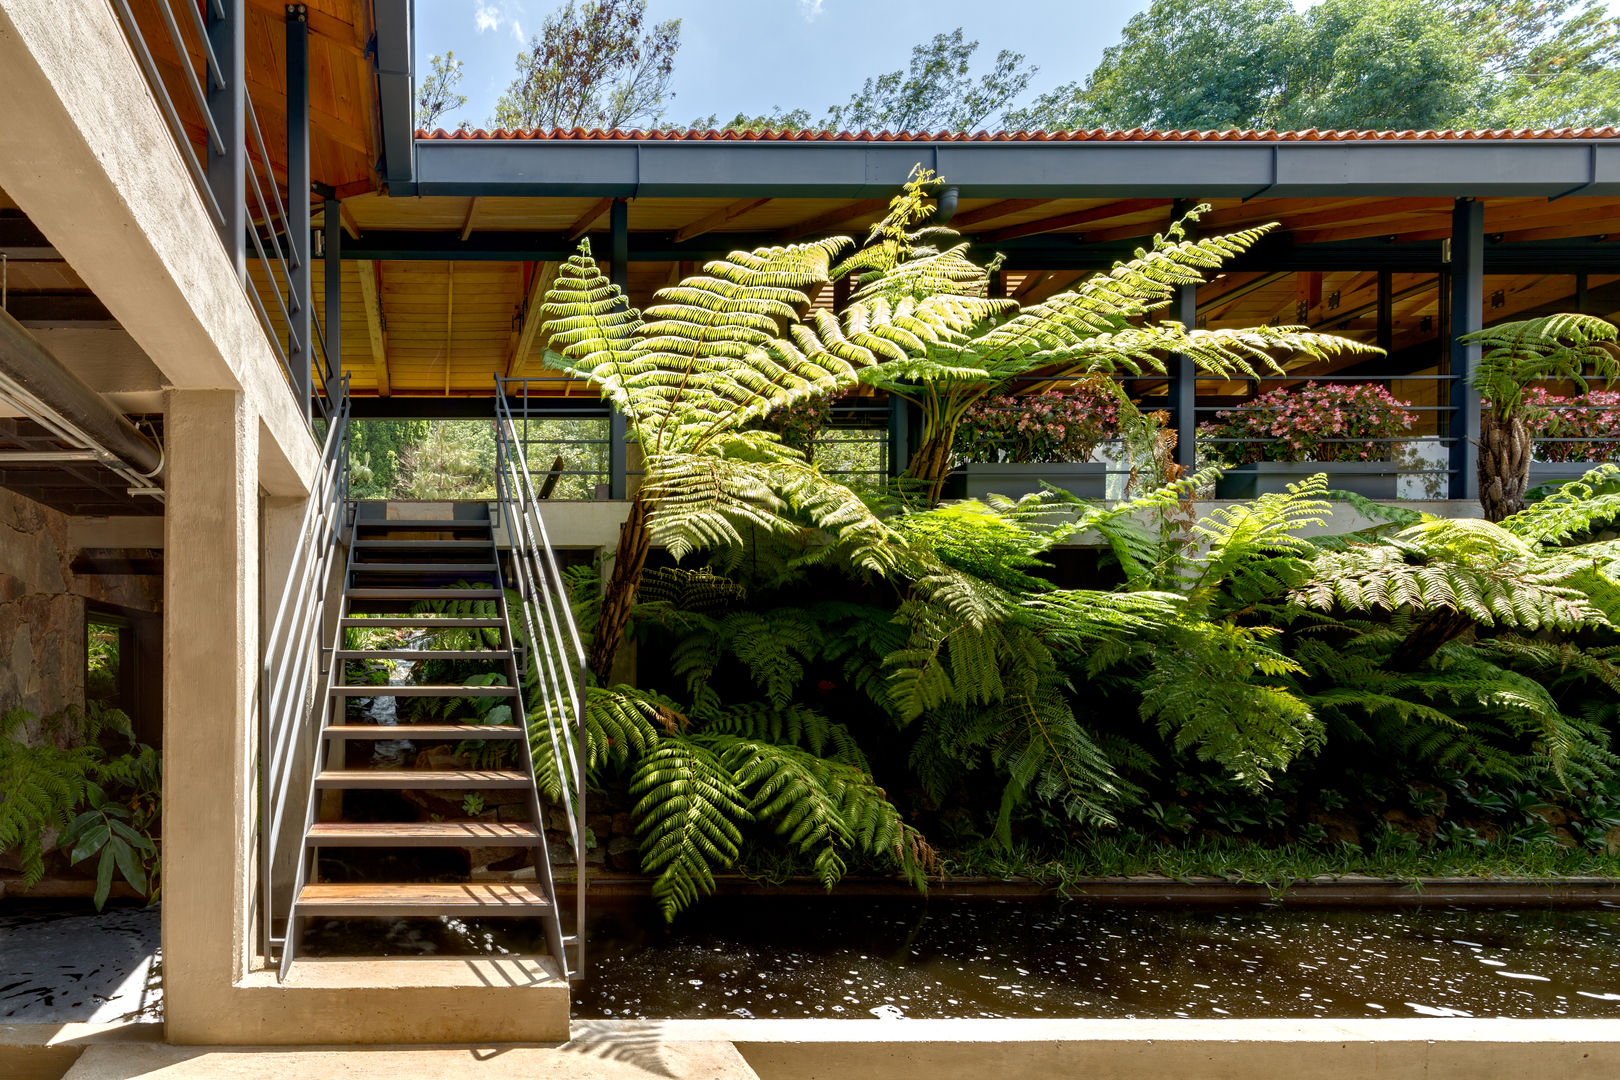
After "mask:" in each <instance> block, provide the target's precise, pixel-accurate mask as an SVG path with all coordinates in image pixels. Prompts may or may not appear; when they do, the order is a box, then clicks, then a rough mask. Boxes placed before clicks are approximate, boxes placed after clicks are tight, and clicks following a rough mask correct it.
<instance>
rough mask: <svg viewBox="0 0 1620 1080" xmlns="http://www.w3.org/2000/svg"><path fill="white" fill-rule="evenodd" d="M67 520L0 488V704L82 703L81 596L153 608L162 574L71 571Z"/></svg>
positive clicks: (40, 710)
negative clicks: (96, 573)
mask: <svg viewBox="0 0 1620 1080" xmlns="http://www.w3.org/2000/svg"><path fill="white" fill-rule="evenodd" d="M72 520H73V519H71V518H69V517H68V516H67V515H66V514H63V513H60V512H58V511H56V510H52V509H50V508H49V507H46V506H42V505H40V504H39V503H36V502H34V501H33V500H31V499H25V498H23V497H22V496H21V495H18V494H16V493H15V492H12V491H8V490H6V489H4V488H0V710H5V709H12V708H15V707H17V706H21V707H23V708H25V709H28V710H29V711H31V712H33V713H35V714H37V715H39V716H49V715H51V714H53V713H58V712H61V711H62V710H64V709H82V708H83V707H84V669H85V638H84V615H85V604H86V602H87V601H94V602H97V603H103V604H109V605H115V606H117V607H121V608H129V609H133V610H136V611H148V612H157V611H159V610H160V607H161V602H162V593H163V580H162V578H159V577H144V576H141V577H138V576H133V575H87V574H75V573H74V572H73V568H72V563H73V558H74V555H75V554H76V552H75V551H74V550H73V545H72V543H71V542H70V540H69V538H68V527H69V524H70V523H71V521H72ZM132 660H133V658H132V657H131V658H126V662H130V661H132Z"/></svg>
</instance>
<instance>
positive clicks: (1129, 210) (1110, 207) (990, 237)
mask: <svg viewBox="0 0 1620 1080" xmlns="http://www.w3.org/2000/svg"><path fill="white" fill-rule="evenodd" d="M1169 205H1170V200H1169V199H1122V200H1120V201H1119V202H1111V203H1106V204H1104V205H1103V206H1093V207H1091V208H1090V209H1089V210H1076V211H1075V212H1074V213H1072V214H1059V215H1058V216H1057V217H1049V218H1041V219H1040V220H1039V221H1026V222H1024V223H1023V224H1021V225H1009V226H1007V228H1005V229H996V230H995V231H994V232H987V233H982V234H980V235H979V237H978V241H979V243H981V244H995V243H999V242H1000V241H1002V240H1016V239H1018V238H1019V237H1021V236H1038V235H1040V234H1041V233H1048V232H1056V231H1057V230H1058V229H1069V228H1073V227H1074V226H1076V225H1087V224H1090V223H1091V222H1093V221H1107V220H1109V219H1110V218H1117V217H1124V216H1125V215H1127V214H1139V213H1141V212H1142V211H1144V210H1154V209H1157V208H1159V207H1161V206H1169ZM1135 227H1136V228H1147V229H1148V231H1149V232H1151V231H1153V228H1155V226H1135ZM1144 235H1145V234H1144ZM1086 239H1087V241H1090V239H1091V237H1090V236H1089V235H1087V237H1086Z"/></svg>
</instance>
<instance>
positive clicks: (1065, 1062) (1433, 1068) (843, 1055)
mask: <svg viewBox="0 0 1620 1080" xmlns="http://www.w3.org/2000/svg"><path fill="white" fill-rule="evenodd" d="M570 1035H571V1038H570V1041H569V1043H568V1044H566V1046H567V1048H568V1049H570V1050H572V1051H574V1052H576V1053H581V1054H587V1055H591V1056H593V1057H596V1058H601V1059H604V1060H615V1059H628V1058H634V1057H638V1056H639V1057H646V1056H647V1055H648V1054H649V1053H653V1056H655V1057H656V1056H657V1055H656V1052H655V1051H656V1048H657V1047H660V1046H667V1045H669V1044H672V1043H678V1044H698V1043H703V1044H710V1045H713V1044H730V1045H731V1046H734V1047H735V1048H736V1050H737V1051H738V1052H739V1053H740V1054H741V1055H742V1057H743V1059H744V1060H745V1061H746V1062H747V1063H748V1066H749V1067H750V1068H751V1069H753V1071H754V1072H755V1073H756V1074H757V1075H758V1076H759V1078H760V1080H909V1078H912V1077H918V1078H926V1080H983V1078H984V1077H985V1076H986V1075H994V1074H995V1073H997V1072H999V1073H1001V1074H1003V1075H1008V1076H1015V1077H1020V1078H1022V1077H1063V1076H1073V1075H1077V1074H1081V1073H1084V1074H1088V1075H1096V1076H1105V1077H1108V1078H1110V1080H1164V1077H1166V1076H1196V1077H1198V1078H1199V1080H1268V1078H1271V1077H1277V1078H1286V1080H1297V1078H1298V1077H1299V1076H1300V1075H1301V1074H1312V1075H1313V1080H1352V1078H1354V1080H1433V1077H1435V1076H1458V1077H1464V1076H1466V1077H1469V1078H1470V1080H1490V1078H1496V1077H1501V1078H1504V1080H1506V1078H1509V1077H1512V1078H1515V1080H1517V1078H1520V1077H1523V1076H1526V1075H1542V1076H1547V1077H1549V1078H1558V1080H1565V1078H1568V1080H1586V1078H1588V1077H1590V1078H1593V1080H1597V1078H1600V1077H1601V1078H1609V1077H1613V1076H1615V1075H1620V1024H1617V1023H1615V1022H1614V1021H1612V1020H1565V1019H1552V1020H1490V1019H1481V1020H1474V1019H1461V1018H1457V1019H1452V1018H1446V1019H1429V1018H1413V1019H1406V1018H1389V1019H1354V1020H1241V1019H1238V1020H1212V1019H1208V1020H578V1021H575V1022H574V1023H573V1025H572V1027H571V1031H570ZM162 1038H163V1026H162V1025H161V1024H155V1023H133V1024H131V1023H125V1024H0V1076H4V1077H5V1078H6V1080H58V1078H60V1077H61V1076H62V1075H63V1073H65V1072H66V1071H67V1070H68V1069H70V1068H71V1067H72V1066H73V1064H74V1062H75V1061H77V1060H78V1058H79V1056H80V1055H81V1054H82V1053H83V1052H84V1051H85V1050H86V1049H87V1048H89V1047H91V1046H107V1045H108V1044H129V1045H142V1044H146V1045H150V1044H156V1043H161V1041H162ZM525 1045H529V1044H525ZM514 1048H516V1047H515V1046H514V1047H505V1046H478V1047H472V1046H464V1047H458V1048H457V1049H463V1050H468V1051H470V1052H474V1056H475V1057H477V1058H478V1059H479V1060H481V1061H486V1062H487V1063H488V1065H489V1066H490V1067H489V1068H487V1069H483V1070H479V1075H480V1076H488V1077H490V1078H492V1080H493V1078H495V1077H502V1076H511V1075H514V1074H513V1073H510V1072H507V1071H505V1070H503V1069H502V1068H501V1067H500V1065H499V1062H501V1061H502V1060H503V1059H505V1060H509V1061H511V1062H512V1063H513V1064H514V1065H517V1064H519V1063H518V1062H517V1061H516V1059H515V1058H512V1057H510V1056H508V1055H506V1054H505V1053H504V1051H505V1050H508V1049H514ZM224 1049H229V1050H232V1051H233V1052H236V1053H240V1052H250V1053H251V1052H257V1050H259V1049H262V1050H263V1051H264V1052H265V1053H266V1054H285V1053H287V1052H288V1051H289V1050H290V1049H292V1048H288V1047H276V1048H252V1047H238V1048H224ZM307 1049H310V1050H317V1049H322V1050H330V1049H338V1048H334V1047H310V1048H307ZM352 1049H354V1050H355V1051H363V1050H366V1049H370V1050H384V1049H397V1050H401V1051H405V1050H410V1051H431V1050H433V1049H435V1048H434V1047H428V1046H419V1047H409V1048H406V1047H393V1048H390V1047H384V1046H372V1047H365V1048H362V1047H354V1048H352ZM438 1049H441V1050H442V1049H447V1047H439V1048H438ZM519 1056H521V1055H519ZM676 1056H677V1057H679V1056H680V1055H678V1054H677V1055H676ZM266 1060H269V1059H268V1058H267V1059H266ZM521 1074H522V1075H525V1076H527V1075H530V1074H528V1073H521ZM232 1075H237V1074H235V1073H233V1074H232Z"/></svg>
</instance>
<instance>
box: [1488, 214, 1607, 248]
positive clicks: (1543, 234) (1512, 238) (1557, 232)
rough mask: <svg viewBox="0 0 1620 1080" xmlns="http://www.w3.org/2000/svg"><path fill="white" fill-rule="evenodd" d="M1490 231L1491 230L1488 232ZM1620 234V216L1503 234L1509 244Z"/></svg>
mask: <svg viewBox="0 0 1620 1080" xmlns="http://www.w3.org/2000/svg"><path fill="white" fill-rule="evenodd" d="M1487 231H1489V230H1487ZM1616 233H1620V216H1609V217H1600V218H1589V219H1588V220H1586V221H1583V222H1579V223H1574V222H1572V223H1569V224H1566V225H1549V226H1546V227H1543V228H1539V229H1515V230H1513V231H1511V232H1504V233H1502V239H1503V241H1505V242H1507V243H1523V242H1524V241H1527V240H1569V239H1574V238H1576V237H1581V236H1613V235H1614V234H1616Z"/></svg>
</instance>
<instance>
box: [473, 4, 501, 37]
mask: <svg viewBox="0 0 1620 1080" xmlns="http://www.w3.org/2000/svg"><path fill="white" fill-rule="evenodd" d="M473 23H474V24H475V25H476V26H477V27H478V32H479V33H480V34H482V33H483V32H484V31H485V30H499V29H500V28H501V11H500V9H499V8H497V7H496V6H495V5H494V4H479V5H478V7H477V9H476V10H475V11H474V12H473Z"/></svg>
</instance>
